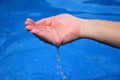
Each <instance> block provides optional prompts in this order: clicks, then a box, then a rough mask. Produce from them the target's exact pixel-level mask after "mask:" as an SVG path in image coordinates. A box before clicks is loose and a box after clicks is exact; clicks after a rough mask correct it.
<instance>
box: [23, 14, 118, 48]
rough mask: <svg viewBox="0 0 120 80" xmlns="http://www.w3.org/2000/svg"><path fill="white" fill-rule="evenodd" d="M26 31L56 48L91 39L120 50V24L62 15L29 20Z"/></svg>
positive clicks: (26, 22) (27, 20)
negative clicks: (71, 42) (74, 41)
mask: <svg viewBox="0 0 120 80" xmlns="http://www.w3.org/2000/svg"><path fill="white" fill-rule="evenodd" d="M25 25H26V30H28V31H30V32H31V33H33V34H34V35H36V36H37V37H38V38H40V39H43V40H45V41H47V42H49V43H52V44H54V45H56V46H59V45H61V44H64V43H67V42H70V41H73V40H76V39H79V38H89V39H93V40H97V41H100V42H104V43H107V44H110V45H112V46H115V47H118V48H120V36H119V35H120V22H113V21H105V20H90V19H82V18H77V17H74V16H72V15H69V14H60V15H57V16H52V17H49V18H43V19H41V20H39V21H37V22H34V21H33V20H32V19H30V18H27V19H26V21H25Z"/></svg>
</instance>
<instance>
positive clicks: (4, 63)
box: [0, 0, 120, 80]
mask: <svg viewBox="0 0 120 80" xmlns="http://www.w3.org/2000/svg"><path fill="white" fill-rule="evenodd" d="M61 13H68V14H72V15H74V16H77V17H81V18H87V19H101V20H111V21H120V0H24V1H22V2H21V0H0V80H53V79H55V80H62V79H67V80H119V79H120V77H119V76H120V49H117V48H114V47H111V46H109V45H106V44H103V43H100V42H97V41H93V40H90V39H79V40H76V41H73V42H71V43H67V44H66V45H63V46H61V47H60V48H59V50H58V51H57V49H56V48H54V47H53V46H52V45H50V44H48V43H45V42H43V41H41V40H39V39H38V38H36V37H35V36H33V35H32V34H31V33H30V32H28V31H26V30H25V26H24V21H25V19H26V18H28V17H29V18H32V19H33V20H34V21H37V20H39V19H42V18H45V17H50V16H55V15H58V14H61ZM59 52H60V53H59Z"/></svg>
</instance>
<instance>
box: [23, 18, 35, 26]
mask: <svg viewBox="0 0 120 80" xmlns="http://www.w3.org/2000/svg"><path fill="white" fill-rule="evenodd" d="M25 25H26V26H27V25H31V26H35V22H34V21H33V20H32V19H30V18H27V19H26V21H25Z"/></svg>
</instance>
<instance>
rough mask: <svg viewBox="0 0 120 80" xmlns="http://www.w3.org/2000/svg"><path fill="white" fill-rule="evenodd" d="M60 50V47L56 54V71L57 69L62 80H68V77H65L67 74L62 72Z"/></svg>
mask: <svg viewBox="0 0 120 80" xmlns="http://www.w3.org/2000/svg"><path fill="white" fill-rule="evenodd" d="M59 48H60V47H57V53H56V62H57V65H56V69H57V74H58V75H59V76H60V77H61V80H68V76H67V75H65V73H64V72H63V70H62V69H63V66H62V65H61V64H60V62H61V56H60V53H59Z"/></svg>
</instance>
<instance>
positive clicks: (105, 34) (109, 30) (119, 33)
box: [84, 20, 120, 48]
mask: <svg viewBox="0 0 120 80" xmlns="http://www.w3.org/2000/svg"><path fill="white" fill-rule="evenodd" d="M86 22H87V23H86V26H85V29H84V30H85V31H84V32H85V34H84V37H86V38H91V39H94V40H97V41H100V42H104V43H107V44H110V45H112V46H116V47H119V48H120V22H112V21H105V20H86Z"/></svg>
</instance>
